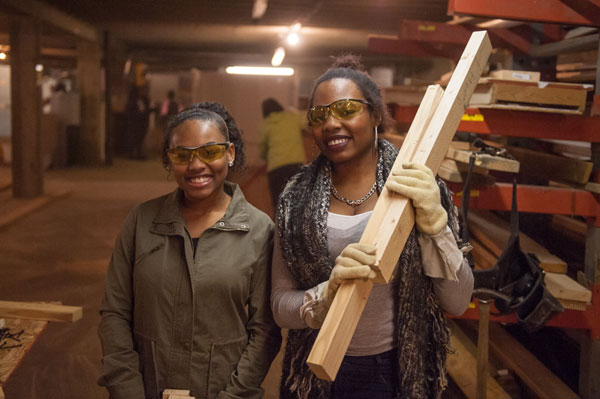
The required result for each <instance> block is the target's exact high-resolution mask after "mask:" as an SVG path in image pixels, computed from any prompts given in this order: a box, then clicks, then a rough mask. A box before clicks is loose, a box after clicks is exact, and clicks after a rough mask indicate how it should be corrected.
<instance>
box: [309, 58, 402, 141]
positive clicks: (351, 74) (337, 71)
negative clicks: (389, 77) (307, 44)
mask: <svg viewBox="0 0 600 399" xmlns="http://www.w3.org/2000/svg"><path fill="white" fill-rule="evenodd" d="M332 79H349V80H351V81H352V82H354V84H356V86H357V87H358V88H359V90H360V92H361V93H362V95H363V96H364V97H365V99H366V100H367V101H368V102H369V104H370V105H371V106H370V110H371V113H372V115H373V116H374V117H375V120H378V121H380V125H381V126H382V127H383V131H385V130H387V128H388V127H390V122H391V118H390V116H389V113H388V111H387V107H386V106H385V104H384V103H383V99H382V97H381V90H380V89H379V87H378V86H377V83H375V81H374V80H373V79H372V78H371V76H369V74H368V73H367V71H366V69H365V67H364V65H363V64H362V63H361V62H360V58H359V57H358V56H356V55H353V54H345V55H341V56H339V57H336V58H335V59H334V62H333V64H332V65H331V67H329V69H328V70H327V71H326V72H325V73H324V74H323V75H321V76H320V77H319V78H318V79H317V80H316V81H315V85H314V88H313V91H312V94H311V96H310V103H309V105H308V107H309V108H310V107H312V106H313V101H314V98H315V92H316V91H317V88H318V87H319V85H320V84H321V83H323V82H327V81H329V80H332Z"/></svg>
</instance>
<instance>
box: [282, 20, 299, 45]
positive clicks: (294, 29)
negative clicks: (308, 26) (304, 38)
mask: <svg viewBox="0 0 600 399" xmlns="http://www.w3.org/2000/svg"><path fill="white" fill-rule="evenodd" d="M301 28H302V24H301V23H300V22H296V23H295V24H294V25H292V26H290V30H289V33H288V35H287V38H286V41H287V43H288V44H289V45H291V46H295V45H296V44H298V43H299V42H300V35H299V32H300V29H301Z"/></svg>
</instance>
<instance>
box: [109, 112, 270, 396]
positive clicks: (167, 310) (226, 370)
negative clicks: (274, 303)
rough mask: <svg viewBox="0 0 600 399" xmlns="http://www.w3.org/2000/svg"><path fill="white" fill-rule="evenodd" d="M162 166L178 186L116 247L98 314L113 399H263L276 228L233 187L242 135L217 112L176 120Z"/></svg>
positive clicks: (144, 207)
mask: <svg viewBox="0 0 600 399" xmlns="http://www.w3.org/2000/svg"><path fill="white" fill-rule="evenodd" d="M164 149H165V153H164V154H165V155H164V159H163V164H164V165H165V167H166V168H167V169H168V170H169V172H170V173H172V174H173V176H174V178H175V180H176V182H177V185H178V188H177V189H176V190H175V191H174V192H172V193H170V194H167V195H164V196H162V197H159V198H156V199H153V200H150V201H148V202H145V203H143V204H141V205H138V206H137V207H136V208H135V209H134V210H133V211H132V212H131V213H130V214H129V216H127V219H126V220H125V222H124V224H123V228H122V230H121V232H120V234H119V237H118V238H117V241H116V244H115V248H114V252H113V256H112V259H111V262H110V266H109V269H108V272H107V277H106V291H105V297H104V300H103V303H102V306H101V309H100V314H101V316H102V320H101V322H100V327H99V335H100V339H101V343H102V353H103V357H102V362H103V375H102V377H101V379H100V381H99V383H100V384H101V385H103V386H106V387H107V389H108V391H109V393H110V396H111V398H113V399H121V398H123V399H125V398H126V399H134V398H135V399H143V398H146V399H158V398H160V397H161V393H162V391H163V390H164V389H166V388H171V389H189V390H190V391H191V395H192V396H195V397H196V398H207V397H208V398H214V397H218V398H232V397H244V398H260V397H262V393H263V392H262V389H261V388H260V385H261V383H262V381H263V379H264V377H265V375H266V373H267V371H268V369H269V366H270V364H271V361H272V360H273V358H274V357H275V355H276V354H277V352H278V350H279V346H280V343H281V334H280V331H279V329H278V328H277V326H276V325H275V324H274V322H273V319H272V314H271V310H270V307H269V283H268V281H269V279H268V276H269V271H270V261H271V254H272V245H273V243H272V240H273V223H272V221H271V219H270V218H269V217H268V216H267V215H266V214H264V213H262V212H261V211H259V210H257V209H256V208H254V207H253V206H251V205H250V204H249V203H248V202H247V201H246V200H245V198H244V196H243V194H242V191H241V189H240V188H239V187H238V186H237V185H236V184H233V183H230V182H228V181H226V178H227V174H228V171H229V169H230V168H233V167H236V166H239V165H241V163H242V160H243V148H242V140H241V136H240V132H239V130H238V129H237V126H236V124H235V121H234V120H233V118H232V117H231V115H229V113H228V112H227V111H226V110H225V108H223V107H222V106H221V105H220V104H218V103H202V104H197V105H195V106H193V107H191V108H188V109H186V110H184V111H183V112H181V113H180V114H178V115H176V116H175V117H174V118H173V119H171V121H170V123H169V125H168V126H167V129H166V132H165V143H164Z"/></svg>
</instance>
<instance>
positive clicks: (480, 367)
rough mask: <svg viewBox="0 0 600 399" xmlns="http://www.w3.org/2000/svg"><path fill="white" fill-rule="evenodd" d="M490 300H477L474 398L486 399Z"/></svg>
mask: <svg viewBox="0 0 600 399" xmlns="http://www.w3.org/2000/svg"><path fill="white" fill-rule="evenodd" d="M490 306H491V301H490V300H482V299H480V300H479V330H478V335H477V387H476V392H477V395H476V396H475V397H476V399H486V397H487V395H486V393H487V389H486V385H487V384H486V383H487V379H488V345H489V341H490V339H489V338H490V334H489V327H490Z"/></svg>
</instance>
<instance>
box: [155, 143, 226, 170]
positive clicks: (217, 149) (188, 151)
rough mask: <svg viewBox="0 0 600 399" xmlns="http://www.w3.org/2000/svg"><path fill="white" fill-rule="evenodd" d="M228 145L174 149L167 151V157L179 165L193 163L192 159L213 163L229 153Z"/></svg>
mask: <svg viewBox="0 0 600 399" xmlns="http://www.w3.org/2000/svg"><path fill="white" fill-rule="evenodd" d="M228 147H229V144H228V143H219V144H207V145H203V146H201V147H197V148H172V149H170V150H168V151H167V156H168V157H169V159H170V160H171V162H173V163H174V164H177V165H185V164H188V163H190V162H191V160H192V157H194V156H196V157H198V158H200V160H201V161H202V162H206V163H209V162H212V161H215V160H217V159H219V158H222V157H223V155H225V153H226V152H227V148H228Z"/></svg>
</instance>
